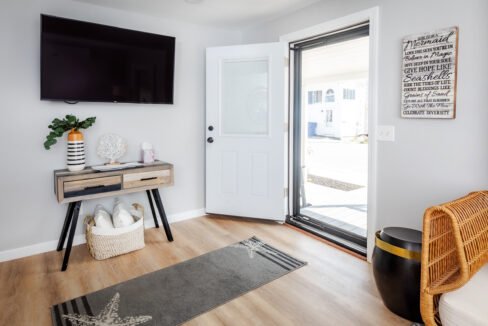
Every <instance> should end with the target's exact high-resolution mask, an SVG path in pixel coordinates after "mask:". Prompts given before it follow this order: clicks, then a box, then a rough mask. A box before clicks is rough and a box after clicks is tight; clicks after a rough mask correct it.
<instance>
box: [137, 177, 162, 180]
mask: <svg viewBox="0 0 488 326" xmlns="http://www.w3.org/2000/svg"><path fill="white" fill-rule="evenodd" d="M157 178H158V177H152V178H143V179H141V181H148V180H156V179H157Z"/></svg>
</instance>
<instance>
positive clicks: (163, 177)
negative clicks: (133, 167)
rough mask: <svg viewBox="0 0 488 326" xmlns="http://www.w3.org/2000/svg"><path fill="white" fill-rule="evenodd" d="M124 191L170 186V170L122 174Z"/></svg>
mask: <svg viewBox="0 0 488 326" xmlns="http://www.w3.org/2000/svg"><path fill="white" fill-rule="evenodd" d="M123 179H124V189H130V188H139V187H147V186H157V185H163V184H171V180H172V175H171V170H157V171H148V172H139V173H127V174H124V178H123Z"/></svg>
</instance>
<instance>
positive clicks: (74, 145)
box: [67, 129, 85, 172]
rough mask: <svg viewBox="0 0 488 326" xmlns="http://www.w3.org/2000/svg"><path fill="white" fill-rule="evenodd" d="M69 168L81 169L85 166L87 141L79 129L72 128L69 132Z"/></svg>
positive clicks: (72, 169)
mask: <svg viewBox="0 0 488 326" xmlns="http://www.w3.org/2000/svg"><path fill="white" fill-rule="evenodd" d="M67 164H68V170H70V171H71V172H75V171H81V170H83V169H84V168H85V141H84V139H83V134H82V133H81V132H80V131H78V130H74V129H73V130H71V131H70V132H69V134H68V156H67Z"/></svg>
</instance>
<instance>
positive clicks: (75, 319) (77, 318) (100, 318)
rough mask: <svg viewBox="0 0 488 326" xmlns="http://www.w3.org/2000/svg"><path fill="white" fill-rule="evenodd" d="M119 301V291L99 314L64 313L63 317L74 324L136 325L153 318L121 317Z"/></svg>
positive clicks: (83, 325)
mask: <svg viewBox="0 0 488 326" xmlns="http://www.w3.org/2000/svg"><path fill="white" fill-rule="evenodd" d="M119 302H120V294H119V293H118V292H117V293H115V295H114V297H113V298H112V300H110V302H109V303H108V304H107V305H106V306H105V308H103V310H102V311H101V312H100V313H99V314H98V315H97V316H89V315H79V314H72V315H71V314H70V315H63V318H64V319H67V320H69V321H70V322H71V324H72V325H73V326H88V325H89V326H136V325H140V324H143V323H145V322H148V321H150V320H151V319H152V317H151V316H137V317H123V318H122V317H120V316H119V314H118V311H119Z"/></svg>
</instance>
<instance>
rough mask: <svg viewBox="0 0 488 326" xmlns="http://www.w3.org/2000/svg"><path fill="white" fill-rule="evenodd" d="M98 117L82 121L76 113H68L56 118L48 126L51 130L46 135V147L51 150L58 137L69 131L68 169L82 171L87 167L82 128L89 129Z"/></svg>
mask: <svg viewBox="0 0 488 326" xmlns="http://www.w3.org/2000/svg"><path fill="white" fill-rule="evenodd" d="M95 120H96V117H90V118H87V119H85V120H83V121H80V119H78V118H77V117H76V116H74V115H70V114H68V115H66V117H64V118H63V119H58V118H56V119H54V120H53V121H52V122H51V124H50V125H49V126H48V128H49V129H51V132H50V133H49V134H48V135H47V136H46V140H45V141H44V148H45V149H46V150H49V149H50V148H51V146H52V145H54V144H56V143H57V142H58V141H57V138H60V137H62V136H63V135H64V133H65V132H67V131H69V133H68V161H67V164H68V170H70V171H80V170H83V169H84V168H85V143H84V138H83V134H82V133H81V132H80V129H88V128H90V127H91V126H92V125H93V124H94V123H95Z"/></svg>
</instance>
